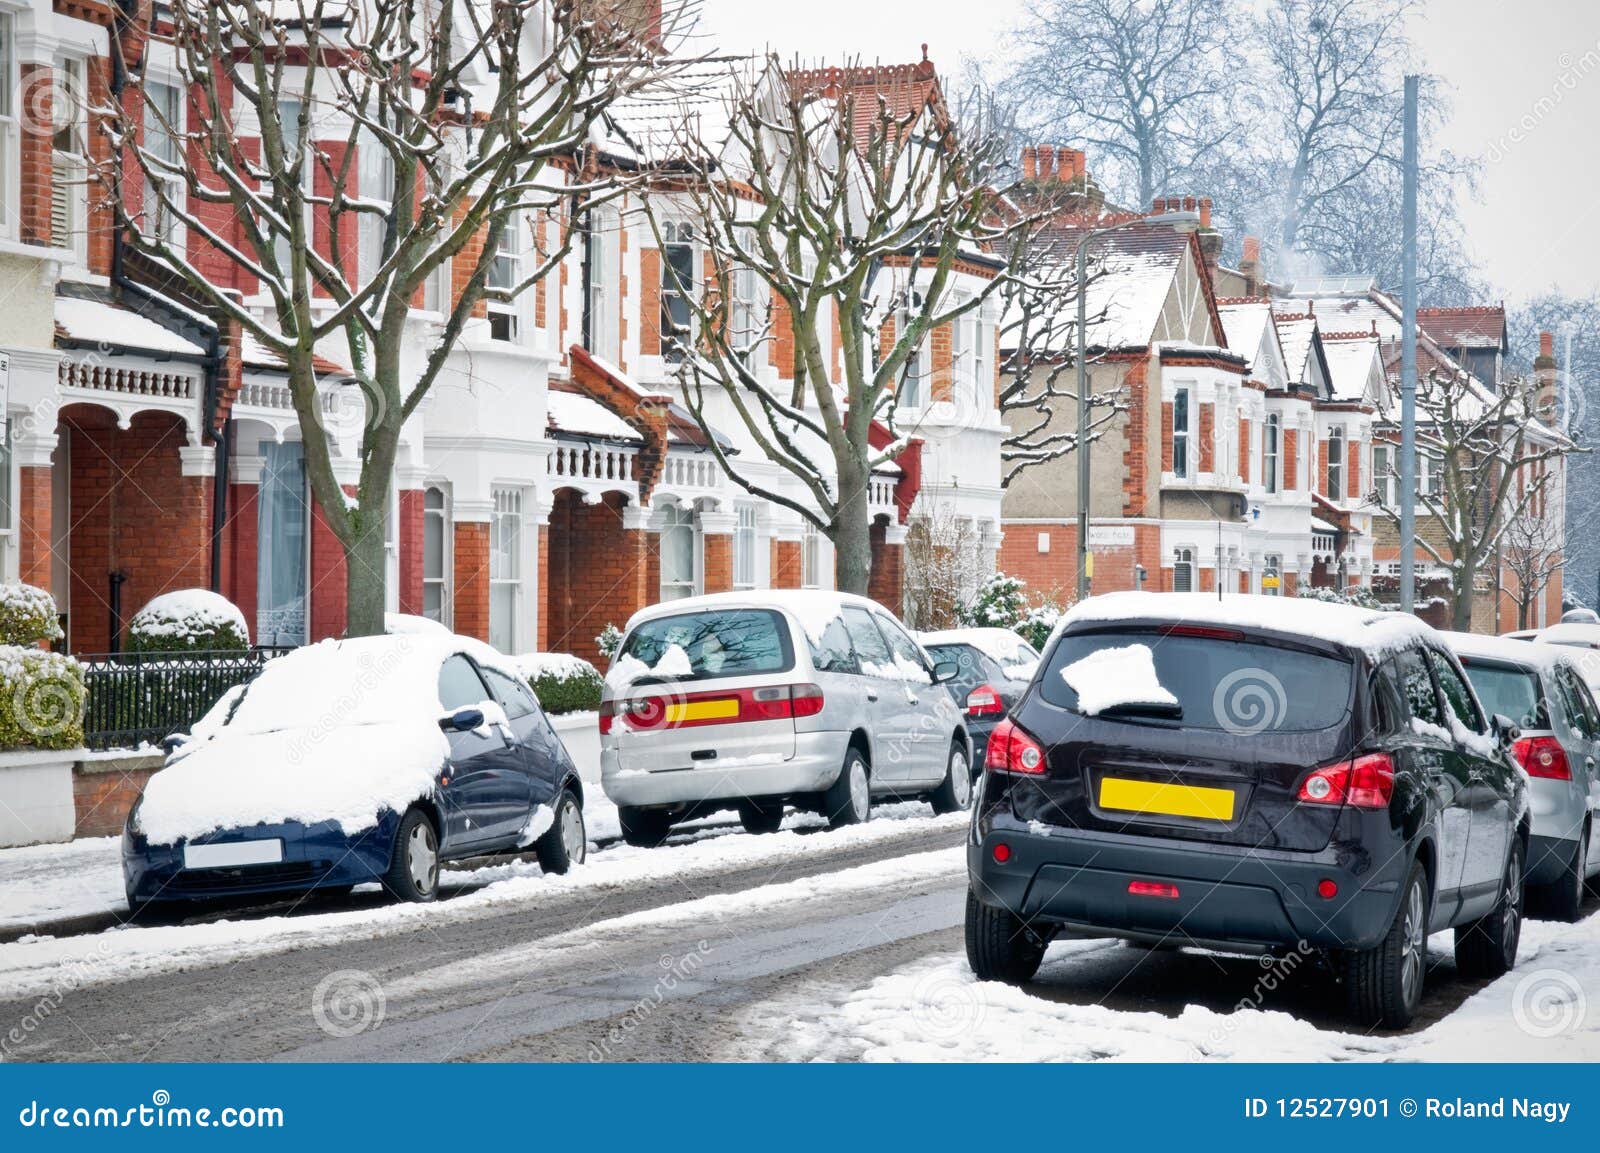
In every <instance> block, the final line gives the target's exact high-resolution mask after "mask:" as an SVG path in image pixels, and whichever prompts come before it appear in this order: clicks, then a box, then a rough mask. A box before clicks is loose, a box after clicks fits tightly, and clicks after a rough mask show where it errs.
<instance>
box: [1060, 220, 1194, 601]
mask: <svg viewBox="0 0 1600 1153" xmlns="http://www.w3.org/2000/svg"><path fill="white" fill-rule="evenodd" d="M1135 224H1164V225H1166V226H1168V227H1169V228H1172V229H1174V230H1175V231H1177V232H1179V233H1182V234H1187V233H1190V232H1193V231H1195V230H1196V229H1197V228H1199V227H1200V216H1199V214H1198V213H1194V212H1160V213H1157V214H1155V215H1154V216H1135V217H1133V218H1132V219H1130V220H1124V221H1122V222H1121V223H1119V224H1112V225H1108V226H1106V227H1105V228H1094V229H1091V230H1090V231H1088V232H1086V233H1084V234H1083V239H1082V240H1080V241H1078V443H1077V446H1076V451H1077V454H1078V599H1079V600H1080V601H1081V600H1083V599H1084V598H1086V597H1087V596H1088V595H1089V364H1088V358H1089V350H1088V347H1087V346H1088V334H1087V331H1086V329H1087V328H1088V323H1089V305H1088V296H1089V245H1090V243H1091V242H1092V241H1094V240H1096V239H1097V238H1099V237H1102V236H1105V235H1107V234H1109V233H1112V232H1115V231H1117V230H1118V229H1119V228H1130V227H1132V226H1133V225H1135Z"/></svg>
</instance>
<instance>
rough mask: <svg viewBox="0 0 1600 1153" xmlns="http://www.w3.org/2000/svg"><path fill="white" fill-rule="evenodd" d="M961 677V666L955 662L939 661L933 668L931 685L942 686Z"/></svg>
mask: <svg viewBox="0 0 1600 1153" xmlns="http://www.w3.org/2000/svg"><path fill="white" fill-rule="evenodd" d="M959 675H961V666H960V665H959V664H958V663H957V662H955V661H939V662H938V663H937V664H935V665H934V666H933V683H934V684H936V685H942V684H944V683H945V682H947V681H953V680H955V679H956V677H958V676H959Z"/></svg>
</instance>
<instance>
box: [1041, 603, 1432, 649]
mask: <svg viewBox="0 0 1600 1153" xmlns="http://www.w3.org/2000/svg"><path fill="white" fill-rule="evenodd" d="M1124 620H1153V621H1170V622H1179V623H1183V624H1202V625H1219V626H1223V627H1229V628H1261V629H1271V630H1273V631H1275V632H1282V633H1290V634H1294V635H1298V636H1304V637H1311V638H1313V639H1315V640H1322V641H1328V642H1330V643H1333V644H1339V645H1344V646H1346V647H1348V648H1353V649H1360V650H1362V651H1364V652H1368V653H1381V652H1386V651H1389V650H1391V649H1395V648H1400V647H1403V646H1404V645H1406V644H1408V643H1410V642H1412V641H1414V640H1419V639H1422V638H1425V637H1429V636H1434V635H1436V634H1435V633H1434V631H1433V630H1432V629H1431V628H1429V627H1428V625H1426V624H1425V623H1423V622H1422V621H1421V620H1419V619H1418V618H1416V617H1414V616H1411V615H1409V614H1407V613H1399V612H1383V611H1375V610H1372V609H1363V608H1356V607H1355V606H1353V605H1341V604H1333V603H1330V602H1328V601H1316V600H1309V599H1305V600H1302V599H1299V598H1295V597H1269V596H1257V595H1253V594H1245V593H1236V594H1230V595H1228V596H1225V597H1223V598H1222V599H1221V600H1218V599H1217V597H1216V596H1215V595H1214V594H1212V593H1141V592H1122V593H1106V594H1104V595H1102V596H1096V597H1090V598H1089V599H1088V600H1086V601H1084V602H1083V603H1082V604H1079V605H1077V606H1075V607H1074V608H1073V609H1072V611H1070V612H1069V613H1067V615H1066V616H1064V617H1062V618H1061V623H1060V624H1058V625H1057V626H1056V633H1057V634H1059V633H1060V632H1061V631H1062V630H1064V629H1066V628H1069V627H1071V626H1072V625H1075V624H1081V623H1084V622H1089V621H1093V622H1103V621H1124ZM1052 639H1054V638H1052Z"/></svg>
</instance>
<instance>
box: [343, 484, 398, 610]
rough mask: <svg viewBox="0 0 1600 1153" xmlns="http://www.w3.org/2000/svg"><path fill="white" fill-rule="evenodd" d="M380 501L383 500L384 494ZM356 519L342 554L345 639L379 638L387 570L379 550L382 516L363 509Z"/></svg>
mask: <svg viewBox="0 0 1600 1153" xmlns="http://www.w3.org/2000/svg"><path fill="white" fill-rule="evenodd" d="M384 498H385V500H387V492H386V493H385V494H384ZM356 515H357V516H358V518H359V522H360V529H359V531H358V533H357V535H356V539H355V541H354V542H353V543H352V544H350V545H348V546H346V547H345V550H344V566H345V635H346V636H351V637H372V636H381V635H382V634H383V610H384V601H385V599H386V598H385V592H386V587H387V580H386V579H385V578H386V576H387V570H388V556H387V554H386V553H385V551H384V547H383V545H384V540H383V536H384V533H383V528H384V516H383V513H382V512H378V513H376V514H369V513H368V511H367V510H366V509H365V508H362V509H361V510H359V512H358V513H357V514H356Z"/></svg>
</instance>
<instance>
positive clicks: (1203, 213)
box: [1200, 196, 1211, 231]
mask: <svg viewBox="0 0 1600 1153" xmlns="http://www.w3.org/2000/svg"><path fill="white" fill-rule="evenodd" d="M1200 227H1201V228H1204V229H1206V230H1207V231H1209V230H1210V228H1211V197H1209V196H1202V197H1201V198H1200Z"/></svg>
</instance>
